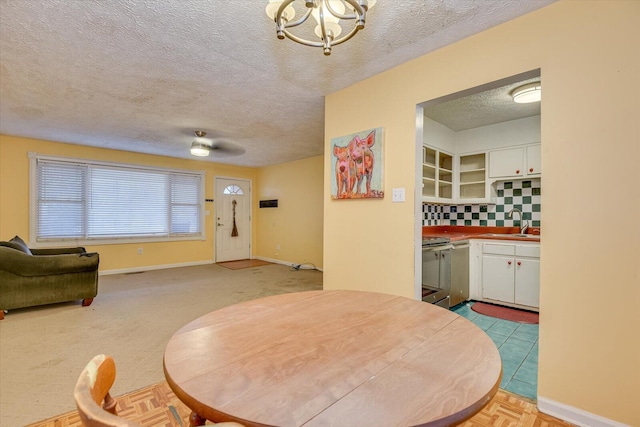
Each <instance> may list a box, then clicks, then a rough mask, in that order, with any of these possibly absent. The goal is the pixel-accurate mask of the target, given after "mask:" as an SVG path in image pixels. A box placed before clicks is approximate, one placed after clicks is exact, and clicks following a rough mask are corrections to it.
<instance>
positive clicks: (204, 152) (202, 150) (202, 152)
mask: <svg viewBox="0 0 640 427" xmlns="http://www.w3.org/2000/svg"><path fill="white" fill-rule="evenodd" d="M195 134H196V139H195V141H193V142H192V143H191V154H193V155H194V156H198V157H207V156H208V155H209V152H210V151H211V146H210V145H209V144H207V143H206V142H205V141H204V140H203V138H204V137H205V135H206V134H207V133H206V132H204V131H201V130H197V131H195Z"/></svg>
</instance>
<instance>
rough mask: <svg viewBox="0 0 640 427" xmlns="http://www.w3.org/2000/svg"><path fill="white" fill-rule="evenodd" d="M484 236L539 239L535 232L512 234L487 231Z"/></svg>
mask: <svg viewBox="0 0 640 427" xmlns="http://www.w3.org/2000/svg"><path fill="white" fill-rule="evenodd" d="M485 236H491V237H526V238H529V239H539V238H540V236H539V235H537V234H512V233H487V234H485Z"/></svg>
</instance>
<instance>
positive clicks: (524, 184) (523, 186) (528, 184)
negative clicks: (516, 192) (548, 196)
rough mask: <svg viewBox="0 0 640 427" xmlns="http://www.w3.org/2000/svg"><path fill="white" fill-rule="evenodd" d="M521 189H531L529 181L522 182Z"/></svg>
mask: <svg viewBox="0 0 640 427" xmlns="http://www.w3.org/2000/svg"><path fill="white" fill-rule="evenodd" d="M522 188H531V181H522Z"/></svg>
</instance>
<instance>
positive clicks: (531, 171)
mask: <svg viewBox="0 0 640 427" xmlns="http://www.w3.org/2000/svg"><path fill="white" fill-rule="evenodd" d="M540 156H541V153H540V144H534V145H529V146H527V175H540V172H541V170H542V168H541V167H540V165H541V162H540Z"/></svg>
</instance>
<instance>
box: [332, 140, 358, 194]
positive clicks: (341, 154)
mask: <svg viewBox="0 0 640 427" xmlns="http://www.w3.org/2000/svg"><path fill="white" fill-rule="evenodd" d="M333 156H334V157H335V158H336V159H337V160H336V183H337V184H338V194H337V196H338V197H337V198H338V199H345V198H349V197H350V196H351V192H352V191H353V186H354V184H355V182H356V164H355V162H354V161H353V159H351V157H349V147H340V146H337V145H334V146H333Z"/></svg>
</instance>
